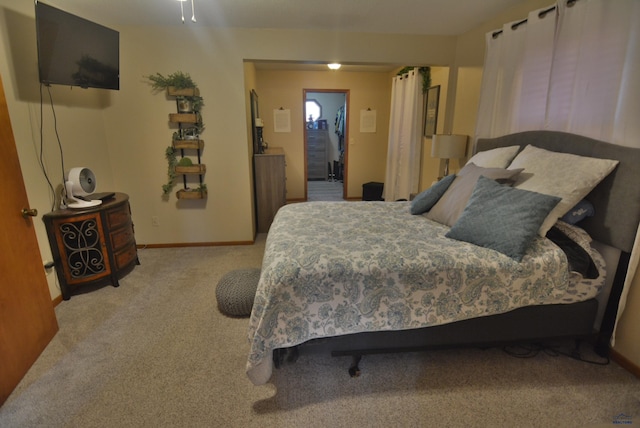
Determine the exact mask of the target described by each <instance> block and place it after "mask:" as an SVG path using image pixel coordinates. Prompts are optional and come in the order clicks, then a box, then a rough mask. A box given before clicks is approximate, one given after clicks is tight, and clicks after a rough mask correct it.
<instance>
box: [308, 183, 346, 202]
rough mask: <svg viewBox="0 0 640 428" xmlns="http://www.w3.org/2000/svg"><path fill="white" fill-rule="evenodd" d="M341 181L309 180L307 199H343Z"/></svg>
mask: <svg viewBox="0 0 640 428" xmlns="http://www.w3.org/2000/svg"><path fill="white" fill-rule="evenodd" d="M342 189H343V187H342V182H341V181H324V180H312V181H307V201H342V200H343V190H342Z"/></svg>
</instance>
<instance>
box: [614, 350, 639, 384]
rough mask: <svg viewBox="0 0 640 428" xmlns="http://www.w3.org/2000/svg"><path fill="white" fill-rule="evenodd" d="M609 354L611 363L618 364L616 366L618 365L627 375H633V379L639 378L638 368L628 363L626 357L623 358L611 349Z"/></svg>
mask: <svg viewBox="0 0 640 428" xmlns="http://www.w3.org/2000/svg"><path fill="white" fill-rule="evenodd" d="M610 352H611V354H610V356H611V359H612V360H613V361H615V362H616V363H618V365H620V366H621V367H622V368H623V369H625V370H626V371H628V372H629V373H631V374H633V375H634V376H635V377H637V378H640V367H638V366H637V365H635V364H634V363H632V362H631V361H629V359H627V357H625V356H623V355H622V354H620V353H619V352H617V351H616V350H615V349H612V350H611V351H610Z"/></svg>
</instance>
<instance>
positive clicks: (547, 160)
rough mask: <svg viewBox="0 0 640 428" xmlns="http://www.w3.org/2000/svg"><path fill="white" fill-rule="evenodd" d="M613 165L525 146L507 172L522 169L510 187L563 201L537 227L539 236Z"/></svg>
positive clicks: (595, 184) (613, 163)
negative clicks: (551, 196)
mask: <svg viewBox="0 0 640 428" xmlns="http://www.w3.org/2000/svg"><path fill="white" fill-rule="evenodd" d="M616 165H618V161H617V160H611V159H599V158H590V157H585V156H578V155H573V154H569V153H558V152H552V151H549V150H544V149H540V148H538V147H535V146H532V145H528V146H527V147H525V148H524V150H523V151H522V152H520V154H518V156H516V158H515V159H514V160H513V162H511V165H509V168H508V169H516V168H524V171H523V172H522V173H521V174H520V175H519V176H518V178H517V179H516V182H515V183H514V184H513V187H515V188H518V189H524V190H530V191H532V192H538V193H544V194H546V195H553V196H559V197H560V198H562V200H561V201H560V203H559V204H558V205H556V207H555V208H554V209H553V210H552V211H551V213H549V215H548V216H547V218H546V219H545V221H544V222H543V223H542V226H541V227H540V230H539V232H538V233H539V234H540V236H545V235H546V234H547V232H548V231H549V229H551V227H552V226H553V225H554V224H555V223H556V221H557V220H558V219H559V218H560V217H562V216H563V215H565V214H566V213H567V212H568V211H569V210H570V209H571V208H572V207H573V206H575V205H576V204H577V203H578V202H579V201H580V200H582V198H584V197H585V196H587V194H588V193H589V192H591V190H592V189H593V188H594V187H596V186H597V185H598V183H600V181H602V180H603V179H604V178H605V177H606V176H607V175H609V173H610V172H611V171H613V169H614V168H615V167H616Z"/></svg>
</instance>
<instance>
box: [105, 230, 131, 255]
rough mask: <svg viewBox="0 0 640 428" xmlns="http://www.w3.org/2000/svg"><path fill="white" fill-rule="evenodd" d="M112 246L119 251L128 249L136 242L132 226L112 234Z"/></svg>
mask: <svg viewBox="0 0 640 428" xmlns="http://www.w3.org/2000/svg"><path fill="white" fill-rule="evenodd" d="M110 237H111V245H112V246H113V249H114V250H116V251H117V250H119V249H120V248H123V247H126V246H127V245H129V244H131V243H132V242H134V240H135V238H134V235H133V228H132V227H131V225H129V226H127V227H125V228H124V229H122V230H119V231H117V232H114V233H111V235H110Z"/></svg>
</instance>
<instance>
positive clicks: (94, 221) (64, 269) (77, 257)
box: [42, 193, 140, 300]
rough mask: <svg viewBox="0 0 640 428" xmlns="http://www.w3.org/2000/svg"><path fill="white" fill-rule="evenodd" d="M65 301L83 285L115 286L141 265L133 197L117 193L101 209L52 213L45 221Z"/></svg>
mask: <svg viewBox="0 0 640 428" xmlns="http://www.w3.org/2000/svg"><path fill="white" fill-rule="evenodd" d="M42 220H43V221H44V224H45V227H46V229H47V235H48V237H49V246H50V247H51V253H52V254H53V262H54V263H55V267H56V274H57V276H58V281H59V282H60V291H61V293H62V298H63V299H64V300H69V299H70V298H71V292H72V289H73V288H75V287H78V286H82V285H89V284H92V285H102V284H111V285H112V286H114V287H118V286H119V285H120V284H119V282H118V280H119V279H121V278H122V277H124V276H125V275H126V274H128V273H129V272H131V270H133V268H134V267H135V265H136V264H140V262H139V261H138V252H137V249H136V240H135V235H134V231H133V223H132V221H131V208H130V206H129V196H128V195H126V194H124V193H116V194H115V195H114V197H113V198H111V199H108V200H106V201H104V202H103V203H102V204H101V205H98V206H97V207H90V208H87V209H64V210H57V211H52V212H50V213H47V214H45V215H44V216H43V217H42Z"/></svg>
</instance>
